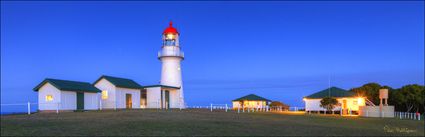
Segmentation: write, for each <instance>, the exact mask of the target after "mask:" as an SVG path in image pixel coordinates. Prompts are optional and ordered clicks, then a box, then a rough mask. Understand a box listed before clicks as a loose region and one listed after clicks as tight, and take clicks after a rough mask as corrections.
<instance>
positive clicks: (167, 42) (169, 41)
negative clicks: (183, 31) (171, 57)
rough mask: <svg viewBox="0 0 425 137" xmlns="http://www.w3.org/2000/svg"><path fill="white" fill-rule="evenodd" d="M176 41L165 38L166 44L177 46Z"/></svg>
mask: <svg viewBox="0 0 425 137" xmlns="http://www.w3.org/2000/svg"><path fill="white" fill-rule="evenodd" d="M175 44H176V42H175V40H165V45H166V46H175Z"/></svg>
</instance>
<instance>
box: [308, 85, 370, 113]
mask: <svg viewBox="0 0 425 137" xmlns="http://www.w3.org/2000/svg"><path fill="white" fill-rule="evenodd" d="M324 97H332V98H335V99H336V100H337V101H338V106H337V107H335V108H334V109H333V111H337V112H338V111H342V113H343V114H348V113H349V112H350V111H351V112H354V113H358V111H359V106H366V102H365V99H366V98H365V97H360V96H356V94H354V93H353V92H349V91H346V90H344V89H341V88H337V87H331V88H328V89H324V90H322V91H319V92H316V93H314V94H311V95H309V96H306V97H304V99H303V100H304V102H305V111H306V112H320V111H325V108H322V107H320V101H321V100H322V99H323V98H324Z"/></svg>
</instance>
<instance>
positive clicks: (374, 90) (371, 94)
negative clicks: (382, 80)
mask: <svg viewBox="0 0 425 137" xmlns="http://www.w3.org/2000/svg"><path fill="white" fill-rule="evenodd" d="M381 88H390V87H388V86H381V85H379V84H378V83H373V82H372V83H367V84H364V85H363V86H361V87H357V88H352V89H351V90H350V91H352V92H354V93H356V94H357V96H363V97H364V96H365V97H367V99H369V100H370V101H372V102H373V104H376V105H377V104H379V89H381ZM391 89H392V88H391Z"/></svg>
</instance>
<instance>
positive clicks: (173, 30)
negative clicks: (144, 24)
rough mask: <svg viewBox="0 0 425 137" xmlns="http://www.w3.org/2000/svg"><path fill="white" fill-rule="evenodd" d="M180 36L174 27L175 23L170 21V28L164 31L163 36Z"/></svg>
mask: <svg viewBox="0 0 425 137" xmlns="http://www.w3.org/2000/svg"><path fill="white" fill-rule="evenodd" d="M168 33H171V34H179V32H178V31H177V29H176V28H174V27H173V22H171V21H170V26H169V27H168V28H166V29H165V30H164V32H163V33H162V34H168Z"/></svg>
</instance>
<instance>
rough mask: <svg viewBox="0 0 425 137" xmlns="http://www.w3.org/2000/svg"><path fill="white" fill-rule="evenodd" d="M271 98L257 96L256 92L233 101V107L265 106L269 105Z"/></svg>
mask: <svg viewBox="0 0 425 137" xmlns="http://www.w3.org/2000/svg"><path fill="white" fill-rule="evenodd" d="M270 102H271V100H269V99H266V98H263V97H260V96H257V95H255V94H249V95H246V96H243V97H240V98H238V99H235V100H233V101H232V104H233V109H238V108H258V107H260V108H264V107H266V106H267V105H269V104H270Z"/></svg>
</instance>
